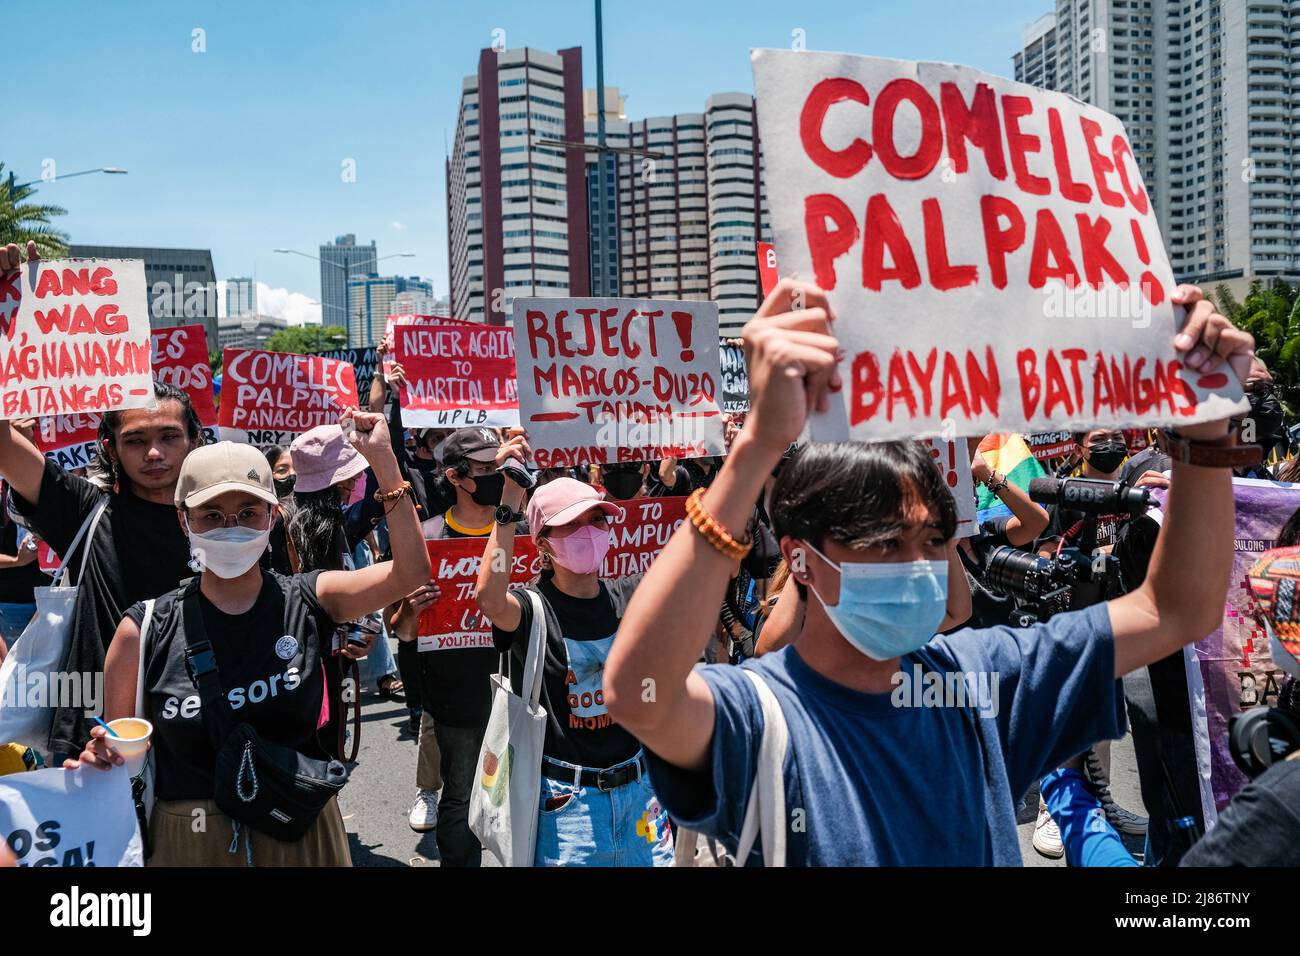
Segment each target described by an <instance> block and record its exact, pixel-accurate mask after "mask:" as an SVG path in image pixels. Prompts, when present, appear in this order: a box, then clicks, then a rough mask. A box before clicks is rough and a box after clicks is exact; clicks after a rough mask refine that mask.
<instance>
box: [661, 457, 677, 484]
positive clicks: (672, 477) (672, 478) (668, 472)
mask: <svg viewBox="0 0 1300 956" xmlns="http://www.w3.org/2000/svg"><path fill="white" fill-rule="evenodd" d="M659 480H660V481H661V482H663V486H664V487H665V488H668V489H669V490H671V489H673V488H675V487H676V486H677V459H676V458H673V457H672V456H671V455H670V456H669V457H667V458H662V459H660V461H659Z"/></svg>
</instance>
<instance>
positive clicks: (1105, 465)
mask: <svg viewBox="0 0 1300 956" xmlns="http://www.w3.org/2000/svg"><path fill="white" fill-rule="evenodd" d="M1127 457H1128V446H1127V445H1126V444H1124V442H1123V440H1122V439H1118V438H1115V439H1109V440H1107V441H1098V442H1093V443H1092V444H1091V445H1089V446H1088V464H1090V465H1092V467H1093V468H1095V469H1096V470H1097V471H1102V472H1105V473H1106V474H1108V475H1109V474H1110V473H1111V472H1112V471H1114V470H1115V469H1116V468H1118V467H1119V466H1120V465H1122V464H1123V463H1124V459H1125V458H1127Z"/></svg>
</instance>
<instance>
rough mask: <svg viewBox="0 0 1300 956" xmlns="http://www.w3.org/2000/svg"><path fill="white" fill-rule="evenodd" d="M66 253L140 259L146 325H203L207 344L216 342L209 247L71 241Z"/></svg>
mask: <svg viewBox="0 0 1300 956" xmlns="http://www.w3.org/2000/svg"><path fill="white" fill-rule="evenodd" d="M68 255H69V256H72V257H74V258H81V259H143V260H144V279H145V285H146V287H147V291H148V295H149V325H150V327H151V328H155V329H165V328H171V327H172V326H176V325H195V324H198V325H202V326H203V328H204V331H205V333H206V335H207V339H208V347H209V348H216V344H215V343H216V342H217V311H218V310H217V273H216V271H215V270H214V269H213V268H212V252H211V251H210V250H208V249H161V248H157V247H154V246H91V245H83V244H79V243H78V244H74V245H72V246H70V247H69V249H68Z"/></svg>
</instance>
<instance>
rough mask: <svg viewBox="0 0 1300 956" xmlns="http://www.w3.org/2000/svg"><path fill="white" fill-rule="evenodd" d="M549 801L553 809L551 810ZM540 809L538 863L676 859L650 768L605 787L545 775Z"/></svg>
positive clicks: (594, 863)
mask: <svg viewBox="0 0 1300 956" xmlns="http://www.w3.org/2000/svg"><path fill="white" fill-rule="evenodd" d="M548 759H551V760H552V761H553V762H554V763H563V761H559V760H554V759H553V758H548ZM628 762H629V763H630V762H631V761H628ZM565 766H568V765H567V764H565ZM617 766H622V765H621V764H619V765H617ZM611 769H612V768H611ZM566 798H567V799H566ZM561 800H564V801H565V802H564V804H563V805H562V806H558V807H556V806H555V804H556V803H557V802H558V801H561ZM547 801H552V802H551V806H552V807H555V809H551V810H548V809H547ZM538 814H539V816H538V822H537V854H536V857H535V859H534V864H535V865H536V866H672V864H673V834H672V824H670V823H669V822H668V811H667V810H665V809H664V808H663V806H661V805H660V803H659V800H658V798H657V797H655V795H654V789H653V788H652V787H651V785H650V777H649V774H645V773H643V774H642V775H641V779H640V780H634V781H633V782H631V783H628V784H624V785H623V786H621V787H617V788H616V789H614V790H609V791H607V792H604V793H602V792H601V791H600V790H598V789H597V788H595V787H574V786H573V783H572V781H570V782H568V783H565V782H562V781H560V780H551V779H550V778H549V777H542V792H541V799H540V805H539V807H538Z"/></svg>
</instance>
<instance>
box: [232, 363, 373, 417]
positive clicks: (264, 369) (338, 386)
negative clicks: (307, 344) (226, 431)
mask: <svg viewBox="0 0 1300 956" xmlns="http://www.w3.org/2000/svg"><path fill="white" fill-rule="evenodd" d="M221 372H222V378H221V415H220V422H221V427H223V428H238V429H243V430H245V431H247V430H252V429H267V430H276V431H281V432H288V433H301V432H305V431H310V430H311V429H313V428H315V427H316V426H317V425H329V424H332V423H334V422H337V421H338V418H339V415H340V413H342V412H343V410H344V409H347V408H356V407H357V404H358V403H357V382H356V376H355V374H354V373H353V371H352V365H351V364H350V363H348V362H340V361H338V360H337V359H328V358H324V357H322V356H320V355H293V354H290V353H288V352H263V351H261V350H260V349H226V350H225V353H224V355H223V361H222V367H221Z"/></svg>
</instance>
